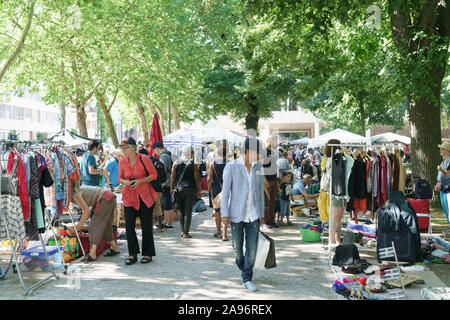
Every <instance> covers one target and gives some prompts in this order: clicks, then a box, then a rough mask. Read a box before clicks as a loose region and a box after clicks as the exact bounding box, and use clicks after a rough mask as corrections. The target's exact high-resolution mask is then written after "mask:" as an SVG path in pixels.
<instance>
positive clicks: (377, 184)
mask: <svg viewBox="0 0 450 320" xmlns="http://www.w3.org/2000/svg"><path fill="white" fill-rule="evenodd" d="M380 177H381V159H380V156H378V155H377V156H375V165H374V185H373V188H374V189H373V196H374V199H375V205H377V206H378V204H379V203H381V192H380V185H381V178H380Z"/></svg>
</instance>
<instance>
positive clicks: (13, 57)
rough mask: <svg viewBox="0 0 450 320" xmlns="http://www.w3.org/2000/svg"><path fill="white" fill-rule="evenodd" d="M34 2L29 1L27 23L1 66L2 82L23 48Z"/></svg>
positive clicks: (0, 80) (0, 75)
mask: <svg viewBox="0 0 450 320" xmlns="http://www.w3.org/2000/svg"><path fill="white" fill-rule="evenodd" d="M35 2H36V1H34V0H33V1H31V5H30V11H29V12H28V17H27V24H26V25H25V28H24V30H23V32H22V36H21V37H20V40H19V43H18V44H17V46H16V49H15V50H14V51H13V53H12V54H11V56H10V57H9V59H8V60H7V61H6V63H5V65H4V66H3V68H2V69H1V70H0V83H1V82H2V80H3V78H4V77H5V74H6V72H7V71H8V69H9V68H10V67H11V65H12V64H13V63H14V61H15V60H16V59H17V57H18V56H19V54H20V52H21V51H22V49H23V46H24V45H25V39H26V38H27V36H28V33H29V31H30V27H31V21H32V20H33V15H34V5H35Z"/></svg>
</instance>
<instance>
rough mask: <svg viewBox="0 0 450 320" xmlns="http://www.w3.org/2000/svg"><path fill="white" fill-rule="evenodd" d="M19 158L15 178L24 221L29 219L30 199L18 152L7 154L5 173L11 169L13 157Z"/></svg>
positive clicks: (8, 172)
mask: <svg viewBox="0 0 450 320" xmlns="http://www.w3.org/2000/svg"><path fill="white" fill-rule="evenodd" d="M15 158H18V159H19V165H18V167H17V179H18V186H19V197H20V202H21V204H22V212H23V219H24V221H29V219H30V210H31V208H30V199H29V198H28V185H27V177H26V174H25V168H24V167H23V162H22V158H21V157H20V154H18V153H15V152H11V153H10V154H9V157H8V160H11V161H8V166H7V174H10V173H11V171H12V168H13V166H14V159H15Z"/></svg>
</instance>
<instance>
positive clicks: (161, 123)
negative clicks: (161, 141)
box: [149, 100, 166, 137]
mask: <svg viewBox="0 0 450 320" xmlns="http://www.w3.org/2000/svg"><path fill="white" fill-rule="evenodd" d="M150 104H151V106H153V107H155V109H153V108H152V107H151V106H149V111H150V114H154V113H155V111H156V113H157V115H158V121H159V127H160V128H161V134H162V136H163V137H164V136H165V135H166V130H165V126H164V113H163V112H162V110H161V108H160V106H159V105H158V104H157V103H156V102H155V101H153V100H150Z"/></svg>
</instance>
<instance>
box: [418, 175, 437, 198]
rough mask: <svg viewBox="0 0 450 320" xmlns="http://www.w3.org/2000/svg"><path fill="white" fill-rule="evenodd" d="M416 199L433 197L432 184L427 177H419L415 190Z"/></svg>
mask: <svg viewBox="0 0 450 320" xmlns="http://www.w3.org/2000/svg"><path fill="white" fill-rule="evenodd" d="M415 193H416V196H415V198H416V199H431V198H433V189H431V186H430V184H429V183H428V181H427V180H425V179H419V180H418V181H417V183H416V190H415Z"/></svg>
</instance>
